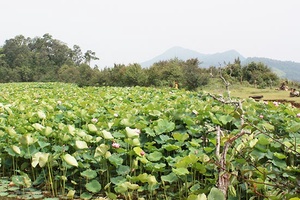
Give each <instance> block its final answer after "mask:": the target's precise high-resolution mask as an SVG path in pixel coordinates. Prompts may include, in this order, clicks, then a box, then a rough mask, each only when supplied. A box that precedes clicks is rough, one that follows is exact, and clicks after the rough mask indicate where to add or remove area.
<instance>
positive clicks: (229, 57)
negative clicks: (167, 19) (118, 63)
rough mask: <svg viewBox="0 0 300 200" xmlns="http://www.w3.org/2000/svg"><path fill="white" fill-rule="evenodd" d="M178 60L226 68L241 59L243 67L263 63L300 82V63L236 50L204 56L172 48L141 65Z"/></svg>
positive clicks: (281, 74) (195, 52)
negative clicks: (194, 61) (191, 60)
mask: <svg viewBox="0 0 300 200" xmlns="http://www.w3.org/2000/svg"><path fill="white" fill-rule="evenodd" d="M173 58H178V59H181V60H187V59H190V58H198V60H199V61H200V62H201V64H200V67H205V68H207V67H210V66H216V67H219V66H220V65H221V66H224V63H229V62H230V63H233V62H234V60H235V59H237V58H239V59H240V61H241V63H242V65H247V64H249V63H250V62H261V63H264V64H265V65H267V66H268V67H270V68H271V69H272V70H273V71H274V72H275V73H276V74H277V75H278V76H279V77H281V78H286V79H288V80H293V81H299V82H300V63H296V62H292V61H280V60H274V59H269V58H260V57H249V58H246V57H244V56H242V55H241V54H240V53H239V52H237V51H236V50H229V51H225V52H221V53H215V54H202V53H199V52H197V51H194V50H190V49H185V48H182V47H178V46H176V47H172V48H170V49H168V50H167V51H165V52H164V53H162V54H160V55H158V56H156V57H154V58H152V59H150V60H148V61H145V62H142V63H140V64H141V66H142V67H150V66H151V65H153V64H154V63H156V62H159V61H164V60H170V59H173Z"/></svg>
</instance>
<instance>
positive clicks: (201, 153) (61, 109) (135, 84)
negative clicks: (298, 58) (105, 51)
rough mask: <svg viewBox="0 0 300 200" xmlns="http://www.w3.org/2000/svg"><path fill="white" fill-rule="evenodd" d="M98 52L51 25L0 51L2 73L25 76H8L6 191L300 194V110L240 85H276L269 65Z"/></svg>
mask: <svg viewBox="0 0 300 200" xmlns="http://www.w3.org/2000/svg"><path fill="white" fill-rule="evenodd" d="M95 59H98V58H97V57H96V55H95V53H94V52H93V51H91V50H88V51H87V52H86V53H84V54H83V53H82V52H81V50H80V47H79V46H77V45H74V46H73V49H70V48H69V47H68V46H67V45H66V44H64V43H63V42H61V41H59V40H56V39H53V38H52V36H51V35H49V34H45V35H44V36H43V37H42V38H39V37H36V38H34V39H31V38H25V37H24V36H16V37H15V38H13V39H10V40H7V41H6V42H5V44H4V46H3V47H1V48H0V78H1V79H0V80H1V81H2V82H23V83H2V84H0V90H1V95H0V121H1V123H0V124H1V125H0V135H1V137H0V149H1V151H0V152H1V153H0V166H1V172H0V173H1V179H0V188H1V192H0V196H2V197H12V198H15V197H17V196H18V197H19V198H23V199H32V198H34V199H39V198H43V199H51V200H53V199H58V198H63V199H67V198H68V199H73V198H81V199H91V198H98V199H101V198H102V199H103V198H109V199H128V200H131V199H166V200H169V199H188V200H194V199H195V200H197V199H201V200H207V199H208V200H213V199H220V200H222V199H230V200H237V199H247V200H248V199H249V200H250V199H259V200H260V199H261V200H262V199H274V200H277V199H288V200H299V198H300V196H299V193H300V187H299V181H300V171H299V167H300V162H299V157H300V148H299V147H300V146H299V143H300V133H299V124H300V119H299V118H300V113H298V112H299V110H298V109H297V108H295V107H293V106H292V105H290V104H280V103H279V102H275V101H274V102H269V103H268V102H263V101H261V102H255V101H254V100H253V99H232V98H231V96H232V95H231V94H230V88H231V87H237V86H238V85H239V86H241V85H242V86H244V85H248V86H249V85H250V86H251V87H252V88H269V87H270V88H272V87H273V86H274V85H277V84H278V83H279V78H278V77H277V76H276V75H275V74H274V73H273V72H272V71H271V70H270V68H268V67H267V66H265V65H264V64H262V63H254V62H252V63H249V64H248V65H246V66H241V62H240V60H239V58H237V59H236V60H235V61H234V63H232V64H231V63H228V64H226V66H225V67H223V68H217V67H213V66H212V67H210V68H201V67H200V66H201V62H200V61H199V60H198V59H189V60H186V61H183V60H179V59H177V58H174V59H171V60H168V61H160V62H157V63H155V64H153V65H152V66H150V67H149V68H142V67H141V66H140V65H139V64H129V65H128V66H126V65H122V64H115V65H114V67H112V68H104V69H102V70H99V69H98V67H97V66H96V67H94V68H91V67H90V63H91V61H92V60H95ZM220 81H223V82H221V85H220ZM24 82H31V83H24ZM42 82H45V83H42ZM62 82H65V83H62ZM71 83H72V84H71ZM216 83H219V84H216ZM175 84H176V87H177V86H178V84H179V88H183V89H186V90H177V89H175V88H174V86H175ZM224 84H225V86H226V89H227V91H226V92H225V93H224V94H223V95H214V94H210V93H206V92H196V91H200V90H201V89H202V90H203V89H205V88H209V87H213V89H218V87H219V86H220V87H222V90H223V91H224V88H225V87H224ZM78 86H79V87H78ZM82 86H89V87H82ZM94 86H97V87H94ZM99 86H102V87H99ZM145 86H146V87H145ZM147 86H152V87H147ZM211 91H213V90H211Z"/></svg>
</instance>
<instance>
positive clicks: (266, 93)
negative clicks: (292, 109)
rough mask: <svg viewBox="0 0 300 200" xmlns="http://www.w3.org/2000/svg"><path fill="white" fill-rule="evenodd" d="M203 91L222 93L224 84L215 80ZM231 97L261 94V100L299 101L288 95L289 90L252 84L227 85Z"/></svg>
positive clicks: (299, 98)
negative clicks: (260, 87) (262, 87)
mask: <svg viewBox="0 0 300 200" xmlns="http://www.w3.org/2000/svg"><path fill="white" fill-rule="evenodd" d="M203 90H204V91H207V92H210V93H214V94H223V93H224V92H226V89H225V85H224V84H223V83H222V82H220V81H215V82H214V83H213V84H210V85H209V86H206V87H204V88H203ZM229 90H230V96H231V97H239V98H243V99H246V98H249V96H260V95H262V96H263V98H262V99H263V100H285V101H295V102H296V103H300V97H290V91H283V90H277V89H276V88H275V87H273V88H265V89H259V88H255V87H254V86H253V85H246V84H245V85H242V84H235V85H231V86H230V87H229Z"/></svg>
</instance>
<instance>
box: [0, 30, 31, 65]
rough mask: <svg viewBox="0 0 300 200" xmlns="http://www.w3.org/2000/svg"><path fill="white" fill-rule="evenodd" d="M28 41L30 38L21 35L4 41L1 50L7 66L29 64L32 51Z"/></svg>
mask: <svg viewBox="0 0 300 200" xmlns="http://www.w3.org/2000/svg"><path fill="white" fill-rule="evenodd" d="M29 42H30V38H25V37H24V36H23V35H18V36H16V37H15V38H13V39H9V40H6V41H5V44H4V46H3V49H2V51H3V54H5V56H4V61H5V63H6V64H7V65H8V67H10V68H11V69H13V68H16V67H21V66H30V65H31V61H32V52H31V50H30V48H29V47H28V44H29Z"/></svg>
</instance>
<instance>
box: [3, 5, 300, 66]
mask: <svg viewBox="0 0 300 200" xmlns="http://www.w3.org/2000/svg"><path fill="white" fill-rule="evenodd" d="M0 20H1V21H0V22H1V23H0V27H1V31H0V46H3V44H4V42H5V40H7V39H11V38H14V37H15V36H16V35H20V34H22V35H24V36H26V37H31V38H33V37H36V36H39V37H42V36H43V35H44V34H45V33H49V34H50V35H52V36H53V38H55V39H59V40H61V41H63V42H65V43H67V45H68V46H69V47H72V46H73V45H74V44H77V45H79V46H80V47H81V48H82V50H83V51H86V50H88V49H91V50H93V51H95V52H96V55H97V56H98V57H99V58H100V60H99V61H97V63H96V64H98V65H99V67H101V68H102V67H105V66H113V64H114V63H117V64H122V63H123V64H128V63H134V62H143V61H146V60H149V59H151V58H153V57H155V56H157V55H159V54H161V53H163V52H164V51H166V50H167V49H169V48H171V47H173V46H181V47H183V48H187V49H191V50H195V51H198V52H200V53H217V52H223V51H227V50H231V49H235V50H237V51H238V52H240V53H241V54H242V55H243V56H245V57H254V56H258V57H268V58H273V59H279V60H291V61H297V62H300V38H299V37H300V23H299V20H300V0H286V1H283V0H148V1H146V0H85V1H83V0H51V1H49V0H47V1H46V0H26V1H25V0H1V2H0Z"/></svg>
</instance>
